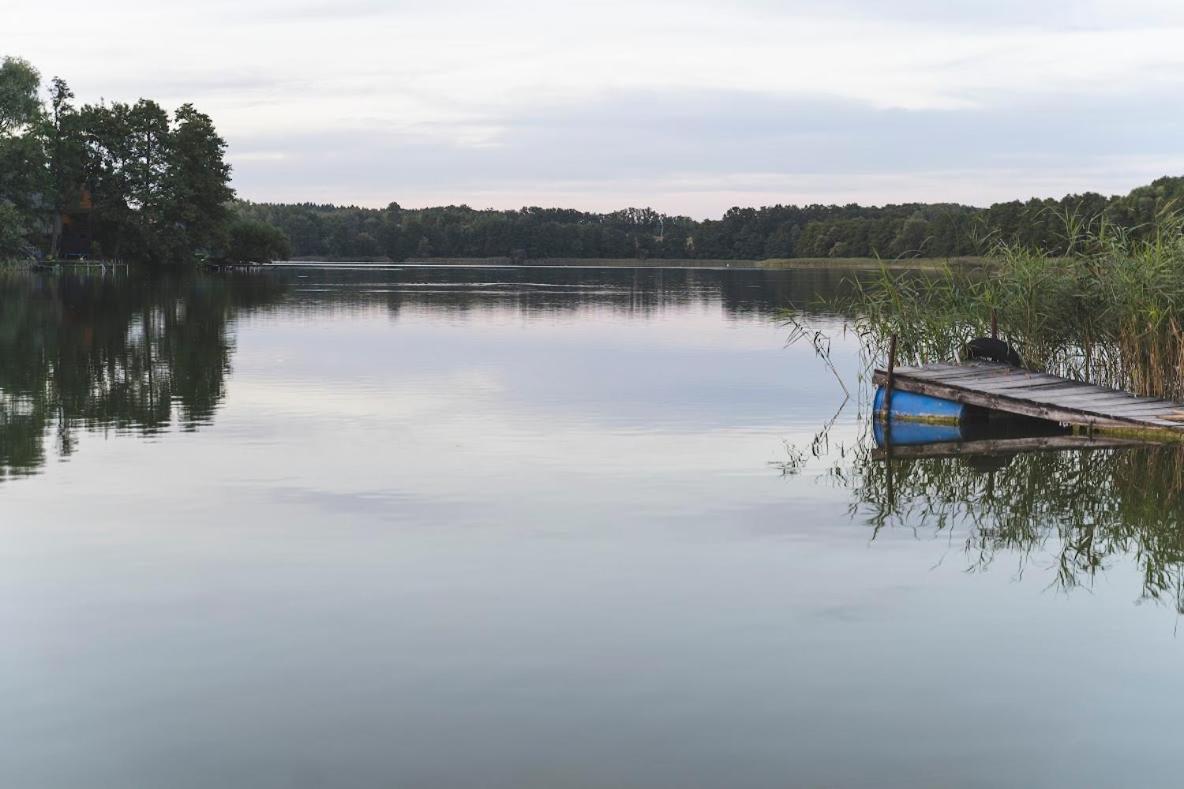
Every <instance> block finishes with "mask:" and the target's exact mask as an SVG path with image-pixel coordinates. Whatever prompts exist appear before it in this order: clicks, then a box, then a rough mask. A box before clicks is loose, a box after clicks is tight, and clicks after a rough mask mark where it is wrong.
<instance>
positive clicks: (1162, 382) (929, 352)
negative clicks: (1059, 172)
mask: <svg viewBox="0 0 1184 789" xmlns="http://www.w3.org/2000/svg"><path fill="white" fill-rule="evenodd" d="M1067 227H1068V230H1067V236H1066V237H1067V239H1068V240H1067V242H1066V243H1067V246H1069V247H1071V248H1073V249H1074V250H1076V251H1077V253H1078V254H1076V255H1074V256H1072V257H1067V256H1062V257H1050V256H1048V255H1047V254H1045V253H1043V252H1042V251H1041V250H1039V249H1032V248H1026V247H1021V246H1017V245H1001V246H1000V247H998V249H997V251H996V258H997V259H996V261H995V262H994V263H993V264H992V265H991V266H990V268H989V270H988V271H986V272H984V271H982V270H974V269H969V268H965V267H962V268H954V267H952V266H949V265H946V266H945V267H944V268H942V269H941V270H939V271H938V272H936V273H933V272H926V273H909V272H904V273H901V272H894V271H891V270H889V269H888V268H887V267H884V268H882V270H881V272H880V275H879V276H878V278H876V279H875V280H873V281H871V282H870V283H858V282H856V283H854V291H853V294H852V295H851V296H850V297H849V298H848V299H845V300H844V303H843V304H842V305H841V307H842V309H843V310H844V311H846V312H847V313H848V314H851V315H854V316H855V317H854V318H853V319H852V321H853V324H854V328H855V330H856V332H857V333H858V334H859V335H860V337H861V338H862V340H863V343H864V349H865V354H866V360H867V361H868V363H869V364H870V363H871V362H873V361H879V360H882V359H884V357H885V356H886V352H887V346H888V341H889V338H890V337H892V336H893V335H895V336H897V338H898V345H897V359H898V363H900V364H921V363H925V362H931V361H949V360H952V359H956V358H957V357H958V355H959V353H960V351H961V349H962V347H963V345H964V344H965V343H966V342H967V341H969V340H970V339H972V338H974V337H978V336H983V335H985V334H987V333H988V332H989V326H990V319H991V313H992V311H994V312H995V313H996V315H997V317H998V324H999V329H1000V332H1001V334H1002V336H1003V338H1004V339H1006V340H1007V341H1008V342H1009V343H1011V344H1012V345H1013V346H1014V347H1015V348H1016V349H1017V351H1018V352H1019V353H1020V355H1021V356H1022V357H1023V359H1024V361H1025V363H1026V364H1027V365H1028V366H1030V367H1032V368H1033V369H1037V370H1046V371H1048V372H1052V373H1056V374H1058V375H1062V376H1065V377H1068V378H1073V379H1076V380H1082V381H1089V382H1093V383H1098V384H1102V385H1107V386H1112V387H1115V388H1118V389H1126V390H1129V391H1133V392H1135V393H1137V394H1141V395H1150V396H1156V397H1169V398H1172V399H1177V400H1179V399H1184V317H1181V316H1184V223H1182V221H1181V217H1180V216H1179V215H1177V214H1172V213H1169V214H1161V215H1159V216H1158V217H1156V218H1155V220H1154V224H1153V226H1146V227H1140V228H1135V229H1131V230H1125V229H1117V228H1115V227H1113V226H1111V225H1109V224H1106V223H1101V224H1099V225H1098V230H1097V231H1096V232H1084V231H1082V230H1081V225H1080V224H1079V223H1077V222H1076V220H1075V219H1074V218H1072V217H1069V219H1068V222H1067ZM1074 232H1076V233H1077V235H1072V233H1074Z"/></svg>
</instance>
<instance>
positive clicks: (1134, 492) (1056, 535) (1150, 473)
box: [829, 441, 1184, 613]
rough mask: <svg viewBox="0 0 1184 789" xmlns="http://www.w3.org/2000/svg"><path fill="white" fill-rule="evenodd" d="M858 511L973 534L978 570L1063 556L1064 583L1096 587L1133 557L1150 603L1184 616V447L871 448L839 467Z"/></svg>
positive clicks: (877, 519) (886, 521) (837, 477)
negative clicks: (986, 452)
mask: <svg viewBox="0 0 1184 789" xmlns="http://www.w3.org/2000/svg"><path fill="white" fill-rule="evenodd" d="M829 475H830V477H831V478H832V479H833V480H834V481H836V482H838V483H840V484H841V485H843V486H844V487H847V488H849V489H850V490H851V492H852V503H851V512H852V515H853V516H855V517H857V518H861V519H864V520H866V522H867V523H868V524H869V525H870V526H872V527H873V528H874V530H875V533H876V534H877V535H878V534H879V533H880V530H881V529H884V528H885V527H910V528H918V527H919V528H925V529H934V530H937V531H938V532H943V531H944V532H949V533H956V534H959V535H961V534H965V535H966V536H965V542H964V545H965V549H966V552H967V554H968V556H969V557H970V560H971V563H970V566H971V569H974V570H978V569H985V568H987V567H988V566H990V565H991V564H992V563H993V562H994V561H995V560H996V558H998V557H1000V556H1003V555H1007V556H1016V555H1018V556H1019V557H1020V561H1021V565H1020V566H1021V571H1022V570H1023V568H1025V567H1027V566H1029V565H1030V563H1031V562H1032V560H1033V559H1034V558H1035V557H1036V556H1037V555H1038V554H1039V555H1041V556H1052V557H1053V561H1054V565H1055V573H1056V575H1055V582H1054V583H1055V585H1056V586H1058V587H1059V588H1062V589H1072V588H1074V587H1078V586H1088V585H1090V584H1091V583H1092V582H1093V580H1094V579H1095V578H1096V576H1097V575H1098V573H1099V572H1101V571H1103V570H1104V569H1105V568H1106V567H1107V566H1109V565H1110V564H1111V563H1113V562H1116V561H1118V560H1121V559H1124V558H1129V559H1131V560H1133V561H1134V562H1136V563H1137V565H1138V567H1139V568H1140V570H1141V571H1142V575H1143V590H1142V594H1143V597H1144V598H1149V599H1154V600H1157V601H1163V602H1170V603H1172V604H1173V605H1175V607H1176V609H1177V611H1179V612H1180V613H1184V529H1182V525H1184V495H1182V494H1184V446H1181V445H1176V444H1172V445H1158V446H1145V447H1137V448H1128V449H1100V450H1073V451H1061V452H1032V453H1024V454H1017V455H1013V456H1003V457H997V456H995V457H962V458H918V459H900V458H894V459H891V460H883V459H880V458H875V457H873V452H872V449H871V442H870V441H864V442H861V443H860V446H859V447H858V448H857V449H856V450H855V452H854V453H853V456H849V457H848V459H847V460H845V461H843V462H842V463H841V464H840V465H836V466H834V467H833V468H832V469H831V470H830V471H829Z"/></svg>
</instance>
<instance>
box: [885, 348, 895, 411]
mask: <svg viewBox="0 0 1184 789" xmlns="http://www.w3.org/2000/svg"><path fill="white" fill-rule="evenodd" d="M895 380H896V335H895V334H893V335H892V337H891V338H890V339H889V340H888V380H887V381H885V382H884V413H883V418H884V421H885V422H888V421H889V420H890V418H891V417H890V416H889V415H890V414H891V413H892V386H893V384H894V383H895Z"/></svg>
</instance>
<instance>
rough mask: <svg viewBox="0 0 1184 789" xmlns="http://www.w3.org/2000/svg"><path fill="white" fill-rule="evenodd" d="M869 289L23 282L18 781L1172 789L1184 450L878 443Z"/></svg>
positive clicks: (661, 277) (402, 276) (10, 746)
mask: <svg viewBox="0 0 1184 789" xmlns="http://www.w3.org/2000/svg"><path fill="white" fill-rule="evenodd" d="M845 276H848V272H830V271H824V270H811V271H781V272H758V271H702V270H691V271H679V270H659V269H636V270H630V269H535V268H530V269H521V268H505V269H498V268H471V269H448V268H431V267H419V268H417V267H385V268H372V267H371V268H368V267H350V266H335V267H313V266H306V267H293V268H287V269H282V270H279V271H275V272H269V273H268V274H266V275H263V276H261V277H253V276H252V277H246V276H234V277H225V276H196V275H193V276H183V277H182V276H171V277H157V278H140V277H135V276H133V277H119V278H113V277H110V276H108V277H106V278H104V277H98V276H94V277H74V276H65V277H46V276H41V275H33V274H26V273H8V274H4V275H3V276H2V277H0V404H2V407H3V411H2V412H0V475H2V477H0V563H2V564H0V567H2V569H3V572H0V624H2V625H3V626H4V632H5V633H7V634H8V637H7V638H5V639H3V641H0V694H2V698H3V700H4V705H3V711H2V712H0V785H4V786H14V787H38V788H40V787H108V786H110V787H139V786H144V787H155V786H169V787H209V786H243V787H304V786H333V787H355V786H356V787H373V786H483V787H507V789H508V788H509V787H515V788H520V787H556V786H581V787H661V786H669V787H688V786H702V787H715V786H729V787H786V786H795V787H796V786H803V787H813V786H842V787H847V786H851V787H947V786H971V787H994V786H1032V787H1059V786H1091V787H1111V786H1113V787H1119V786H1131V785H1137V786H1141V787H1159V786H1164V787H1167V786H1177V785H1179V776H1180V770H1179V769H1178V765H1179V758H1178V756H1177V755H1176V750H1177V747H1178V742H1179V737H1180V735H1181V734H1182V733H1184V732H1182V729H1184V725H1182V724H1181V723H1180V722H1179V715H1178V712H1177V707H1176V699H1178V698H1180V696H1181V693H1182V692H1184V679H1182V671H1181V657H1182V655H1184V647H1182V646H1181V638H1180V637H1179V636H1178V634H1177V624H1178V613H1177V611H1178V608H1179V599H1180V589H1181V584H1180V578H1181V576H1180V567H1181V562H1182V561H1184V541H1182V540H1181V538H1180V537H1179V533H1180V532H1179V522H1180V515H1181V513H1182V508H1181V503H1180V502H1181V499H1180V490H1181V485H1182V482H1181V480H1182V479H1184V474H1182V471H1184V467H1182V461H1181V456H1180V454H1179V453H1178V452H1177V451H1176V450H1174V449H1152V450H1138V451H1126V452H1116V451H1105V452H1074V453H1060V454H1049V455H1025V456H1019V457H1016V458H1013V459H1004V460H1003V461H1001V462H995V463H989V464H985V465H984V464H982V463H978V464H976V463H973V462H967V461H965V460H926V461H911V462H910V461H895V462H894V463H893V464H892V465H891V466H889V465H887V464H885V463H884V462H883V461H880V460H877V459H874V458H872V457H871V453H870V445H869V443H868V440H867V438H866V433H867V429H866V421H867V419H866V413H865V411H866V398H867V392H866V390H865V389H863V388H860V386H859V385H858V371H859V369H860V364H859V360H858V354H857V344H856V342H855V340H854V338H852V337H850V336H844V335H842V333H841V332H839V331H838V327H839V326H840V322H839V321H838V319H832V318H825V317H823V318H820V319H819V320H820V321H821V323H822V324H823V325H824V326H828V327H830V328H831V329H832V331H833V332H834V334H833V344H832V348H831V359H832V361H833V363H834V365H835V367H836V370H837V372H838V374H839V375H840V377H841V378H842V379H843V380H844V381H845V382H846V385H847V386H848V388H850V389H851V394H852V398H851V399H850V400H849V401H848V402H847V403H846V405H845V406H844V405H843V402H844V391H843V388H842V386H841V385H840V384H839V382H838V381H837V380H836V378H835V376H834V375H833V374H832V372H831V370H830V369H829V368H828V367H827V365H826V364H824V363H823V362H822V361H820V360H819V358H818V357H817V356H816V355H815V352H814V350H813V348H812V347H811V346H810V345H809V344H808V343H799V344H796V345H792V346H790V347H786V346H785V341H786V336H787V330H786V328H785V327H784V326H782V325H780V323H779V322H778V321H777V320H776V315H777V312H778V310H779V309H781V308H783V307H785V306H787V305H789V304H790V303H796V304H798V305H799V306H804V307H806V308H811V305H813V304H817V301H816V298H815V297H816V296H817V295H818V294H826V293H833V291H834V289H835V288H836V287H837V286H838V283H839V282H840V281H841V280H842V278H843V277H845ZM815 308H816V307H815ZM841 406H842V407H841ZM889 475H890V476H891V482H889V479H888V477H889Z"/></svg>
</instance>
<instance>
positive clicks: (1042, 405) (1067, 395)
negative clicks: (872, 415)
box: [873, 361, 1184, 435]
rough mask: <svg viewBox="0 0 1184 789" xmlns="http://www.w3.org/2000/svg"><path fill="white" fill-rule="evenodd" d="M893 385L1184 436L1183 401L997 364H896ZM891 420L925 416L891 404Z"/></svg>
mask: <svg viewBox="0 0 1184 789" xmlns="http://www.w3.org/2000/svg"><path fill="white" fill-rule="evenodd" d="M873 380H874V381H875V383H876V384H879V385H881V386H882V385H884V384H885V383H886V382H887V380H888V374H887V373H886V372H885V371H883V370H876V371H875V375H874V376H873ZM892 383H893V387H894V389H895V390H896V392H897V393H900V392H913V393H915V394H918V395H924V396H925V397H927V398H936V399H938V400H947V401H950V402H952V403H958V404H961V405H963V406H975V407H978V408H983V409H987V410H988V411H998V412H1003V413H1008V414H1017V415H1020V416H1028V417H1033V418H1036V419H1045V420H1048V421H1050V422H1058V423H1060V424H1064V425H1071V426H1074V427H1084V428H1086V429H1089V430H1092V429H1094V428H1100V429H1105V430H1110V431H1120V432H1121V431H1152V432H1160V433H1164V432H1170V433H1174V434H1176V435H1182V434H1184V404H1181V403H1175V402H1172V401H1170V400H1164V399H1162V398H1158V397H1136V396H1135V395H1132V394H1130V393H1128V392H1122V391H1119V390H1116V389H1108V388H1106V387H1103V386H1094V385H1093V384H1087V383H1082V382H1080V381H1071V380H1069V379H1067V378H1061V377H1059V376H1056V375H1049V374H1047V373H1037V372H1032V371H1030V370H1023V369H1020V368H1018V367H1013V366H1011V365H1008V364H1000V363H998V362H981V361H975V362H968V363H966V364H931V365H925V366H923V367H898V368H896V369H895V370H894V371H893V375H892ZM893 403H894V406H895V405H899V404H900V400H899V399H894V401H893ZM890 418H891V419H892V420H896V419H910V418H915V419H920V421H926V418H925V416H924V415H920V416H914V415H911V414H908V413H902V412H900V410H899V408H897V407H893V408H892V411H891V415H890Z"/></svg>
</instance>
